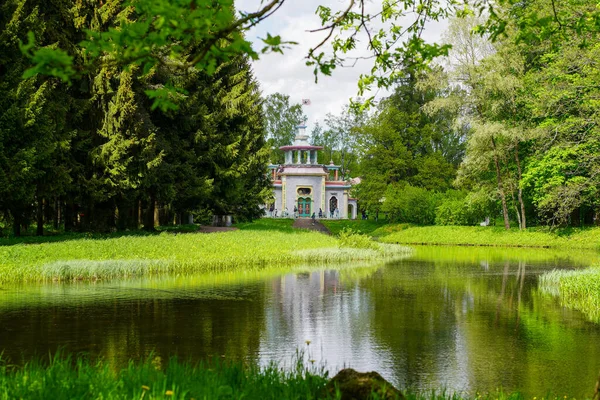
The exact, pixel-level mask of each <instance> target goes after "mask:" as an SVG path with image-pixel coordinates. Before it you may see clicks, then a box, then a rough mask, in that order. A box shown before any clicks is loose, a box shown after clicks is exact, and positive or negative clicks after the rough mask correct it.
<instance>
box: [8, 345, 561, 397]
mask: <svg viewBox="0 0 600 400" xmlns="http://www.w3.org/2000/svg"><path fill="white" fill-rule="evenodd" d="M303 359H304V358H303V355H302V354H298V355H297V356H296V358H295V361H294V362H293V364H292V365H291V366H289V367H283V366H281V365H278V364H273V363H272V364H270V365H268V366H265V367H257V366H253V365H244V364H242V363H239V362H226V361H220V360H214V361H211V362H200V363H196V364H193V363H190V362H181V361H179V360H177V359H176V358H171V359H169V360H162V359H161V358H160V357H152V356H151V357H148V358H147V359H146V360H145V361H143V362H139V363H135V362H133V361H130V362H129V364H128V365H127V366H126V367H124V368H114V367H113V366H111V365H110V364H108V363H107V362H105V361H102V360H99V361H95V362H92V361H90V360H89V359H87V358H85V357H72V356H61V355H60V354H59V355H57V356H53V357H51V358H50V360H49V361H46V362H42V361H39V360H34V361H31V362H29V363H27V364H26V365H25V366H23V367H14V366H11V365H9V364H8V363H7V362H6V360H3V359H0V399H31V400H47V399H53V400H63V399H64V400H67V399H69V400H70V399H105V400H125V399H127V400H131V399H133V400H145V399H165V400H175V399H177V400H178V399H181V400H183V399H186V400H189V399H210V400H212V399H248V400H252V399H257V400H268V399H273V400H284V399H291V400H294V399H340V397H341V396H340V393H334V394H330V393H329V392H328V391H327V390H325V387H326V385H327V383H328V381H329V379H328V374H327V372H326V371H325V369H324V368H323V367H322V366H313V365H312V364H311V363H310V362H306V361H303ZM307 364H308V366H307ZM403 392H404V395H405V398H406V399H407V400H462V399H465V400H467V399H473V400H522V399H525V397H524V396H523V395H522V394H520V393H518V392H514V393H510V392H504V391H503V390H502V389H496V390H495V391H492V392H475V393H459V392H458V393H457V392H451V391H446V390H444V389H443V388H441V389H439V390H431V391H413V390H410V389H408V390H403ZM376 398H378V397H376V396H374V397H373V399H376ZM565 398H569V399H572V397H568V396H564V397H562V396H561V397H560V400H564V399H565ZM534 399H536V397H534ZM539 399H540V400H542V399H554V400H559V397H558V396H553V395H546V396H540V397H539Z"/></svg>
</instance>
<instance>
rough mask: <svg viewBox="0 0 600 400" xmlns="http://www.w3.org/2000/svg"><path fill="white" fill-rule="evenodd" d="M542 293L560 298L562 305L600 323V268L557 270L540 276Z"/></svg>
mask: <svg viewBox="0 0 600 400" xmlns="http://www.w3.org/2000/svg"><path fill="white" fill-rule="evenodd" d="M539 288H540V290H541V291H542V292H544V293H547V294H549V295H552V296H555V297H558V298H559V300H560V304H561V305H563V306H565V307H568V308H573V309H576V310H579V311H581V312H583V313H584V314H585V315H586V316H587V317H588V318H589V319H590V320H591V321H594V322H600V267H592V268H588V269H584V270H577V271H564V270H555V271H552V272H549V273H547V274H544V275H542V276H540V280H539Z"/></svg>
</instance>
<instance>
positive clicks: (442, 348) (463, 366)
mask: <svg viewBox="0 0 600 400" xmlns="http://www.w3.org/2000/svg"><path fill="white" fill-rule="evenodd" d="M596 262H598V254H597V253H581V252H576V253H572V254H569V253H562V252H555V251H550V250H517V249H508V250H499V249H485V248H452V247H445V248H441V247H423V248H417V249H416V251H415V254H414V255H412V256H411V257H408V258H406V259H403V260H399V261H395V262H392V263H387V264H381V265H373V266H363V267H357V268H342V269H321V270H320V269H315V268H314V267H313V268H306V269H299V270H298V272H296V273H292V274H286V275H278V274H277V273H276V272H268V271H265V272H262V273H252V274H221V275H216V276H199V277H192V278H189V277H188V278H181V277H179V278H177V277H166V278H160V279H144V280H129V281H122V282H100V283H78V284H67V285H60V284H50V285H39V286H31V285H28V286H19V287H14V286H5V287H0V352H1V351H4V356H5V357H9V358H10V359H11V360H12V361H13V362H16V363H20V362H23V361H26V360H27V359H29V358H30V357H32V356H35V355H45V354H48V353H49V352H54V351H56V350H57V349H59V348H64V349H66V350H67V351H72V352H85V353H88V354H91V355H92V356H98V355H99V356H102V357H104V358H105V359H107V360H109V361H111V362H114V363H115V364H122V363H125V362H126V361H127V360H128V359H130V358H134V359H140V358H144V357H146V356H148V355H149V354H150V353H152V352H154V354H156V355H159V356H161V357H163V358H168V357H169V356H170V355H179V356H180V358H183V359H191V360H199V359H205V358H210V357H224V358H232V359H238V360H244V361H247V362H252V363H259V364H265V363H268V362H270V361H273V360H275V361H278V362H281V363H286V362H287V363H290V361H291V359H292V357H293V355H294V354H295V352H296V350H297V349H300V350H303V351H304V352H305V353H306V357H307V360H315V362H316V363H324V364H325V365H326V367H327V368H328V369H329V370H331V372H335V371H337V370H338V369H340V368H341V367H343V366H351V367H354V368H356V369H359V370H376V371H378V372H380V373H381V374H382V375H383V376H384V377H385V378H387V379H388V380H390V381H391V382H392V383H394V384H395V385H397V386H399V387H401V388H402V387H407V386H409V387H412V388H414V389H417V390H418V389H422V390H425V389H430V388H436V389H439V388H447V389H448V390H450V391H463V392H468V393H474V392H475V391H476V390H480V391H494V390H496V388H498V387H502V388H503V389H504V390H507V391H513V390H519V391H521V392H523V393H524V394H525V395H526V396H531V397H533V396H542V395H546V394H548V393H553V394H556V395H558V396H561V397H562V396H563V395H569V396H577V397H584V396H585V397H589V396H591V393H592V392H593V387H594V384H595V382H596V377H597V374H598V370H600V325H599V324H597V323H595V322H593V321H589V320H588V319H587V318H586V316H585V315H583V314H581V313H579V312H577V311H572V310H569V309H566V308H563V307H561V305H560V302H559V301H558V300H557V299H556V298H553V297H552V296H550V295H545V294H543V293H542V292H541V291H540V290H539V288H538V276H539V275H540V274H541V273H544V272H546V271H550V270H552V269H554V268H566V269H573V268H583V267H586V266H589V265H590V264H592V263H596ZM307 341H310V344H307Z"/></svg>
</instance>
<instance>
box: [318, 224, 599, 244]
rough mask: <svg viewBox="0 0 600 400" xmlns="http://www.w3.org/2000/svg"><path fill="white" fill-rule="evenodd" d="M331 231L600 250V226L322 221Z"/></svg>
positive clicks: (398, 239) (403, 240)
mask: <svg viewBox="0 0 600 400" xmlns="http://www.w3.org/2000/svg"><path fill="white" fill-rule="evenodd" d="M322 222H323V224H324V225H325V226H327V227H328V228H329V229H330V230H332V232H339V231H341V230H342V229H344V228H350V229H353V230H357V231H361V232H362V233H365V234H368V235H370V236H372V237H376V238H378V239H379V241H380V242H382V243H396V244H406V245H452V246H499V247H532V248H564V249H593V250H599V249H600V227H593V228H567V229H556V230H550V229H548V228H545V227H533V228H529V229H527V230H524V231H520V230H519V229H518V228H512V229H510V230H508V231H507V230H505V229H504V228H502V227H495V226H485V227H483V226H414V225H409V224H385V223H379V222H375V221H322Z"/></svg>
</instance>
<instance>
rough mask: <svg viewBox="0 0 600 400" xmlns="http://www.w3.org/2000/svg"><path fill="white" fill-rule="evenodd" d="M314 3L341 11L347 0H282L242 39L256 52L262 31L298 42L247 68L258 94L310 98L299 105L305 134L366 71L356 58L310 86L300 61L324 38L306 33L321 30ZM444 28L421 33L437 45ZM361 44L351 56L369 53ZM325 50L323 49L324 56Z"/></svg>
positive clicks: (253, 2)
mask: <svg viewBox="0 0 600 400" xmlns="http://www.w3.org/2000/svg"><path fill="white" fill-rule="evenodd" d="M260 4H261V1H260V0H238V1H237V3H236V7H237V8H238V9H239V10H243V11H256V10H257V9H259V8H260ZM320 4H321V5H325V6H329V7H331V8H332V10H341V9H343V8H345V7H347V4H348V3H347V0H321V1H319V0H288V1H286V2H285V3H284V4H283V5H282V7H281V8H280V9H279V10H278V11H277V12H276V13H275V14H273V15H272V16H271V17H269V18H268V19H267V20H265V21H263V22H261V24H259V26H257V27H255V28H254V29H252V30H251V31H250V32H249V33H248V38H249V39H250V40H252V41H254V42H255V43H256V44H257V46H256V47H257V49H259V48H260V47H261V46H260V43H258V38H259V37H264V36H266V32H269V33H271V34H272V35H281V37H282V39H284V40H291V41H295V42H298V45H295V46H292V48H291V49H289V50H287V51H285V52H284V54H283V55H281V54H267V55H264V56H262V57H261V59H260V60H258V61H255V62H253V68H254V73H255V76H256V78H257V79H258V81H259V82H260V85H261V89H262V92H263V94H264V95H268V94H271V93H275V92H280V93H284V94H287V95H289V96H290V99H291V100H292V102H295V103H296V102H297V103H299V102H300V101H301V99H306V98H308V99H310V100H311V102H312V104H311V105H310V106H305V107H304V110H305V113H306V115H307V116H308V125H309V130H310V128H311V127H312V126H313V125H314V124H315V123H316V122H317V121H320V122H321V123H322V122H323V120H324V118H325V115H326V114H327V113H329V112H331V113H334V114H335V113H339V111H340V110H341V109H342V107H343V106H344V104H347V103H348V101H349V99H350V98H351V97H356V96H357V92H358V86H357V82H358V79H359V76H360V75H361V74H366V73H369V72H370V69H371V67H372V63H371V61H370V60H359V61H358V62H357V63H356V65H355V66H354V67H352V68H340V67H338V68H337V69H335V70H334V71H333V73H332V76H323V75H319V79H318V83H315V77H314V74H313V69H312V67H308V66H306V59H305V57H306V54H307V53H308V50H309V49H310V48H311V47H314V46H315V45H316V44H318V43H319V42H320V41H321V40H322V39H323V38H324V37H325V33H324V32H318V33H309V32H307V31H308V30H311V29H315V28H319V27H321V23H320V19H319V17H318V16H317V15H316V14H315V10H316V9H317V7H318V6H319V5H320ZM370 7H372V8H373V9H375V8H377V7H380V3H379V2H377V1H374V2H372V3H370ZM445 26H446V24H445V23H436V24H430V26H428V29H427V30H426V31H425V39H426V40H428V41H439V40H440V37H441V33H442V31H443V30H444V29H445ZM359 39H360V37H359ZM365 42H366V38H363V41H362V47H361V44H360V43H359V45H358V47H359V49H357V50H356V51H355V52H354V54H352V55H353V56H367V55H369V53H368V51H367V49H366V44H365ZM327 48H328V47H327V46H325V48H324V51H325V52H327ZM374 94H377V95H378V96H379V97H381V96H385V95H386V94H387V92H386V91H381V92H378V93H372V94H371V95H374Z"/></svg>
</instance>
